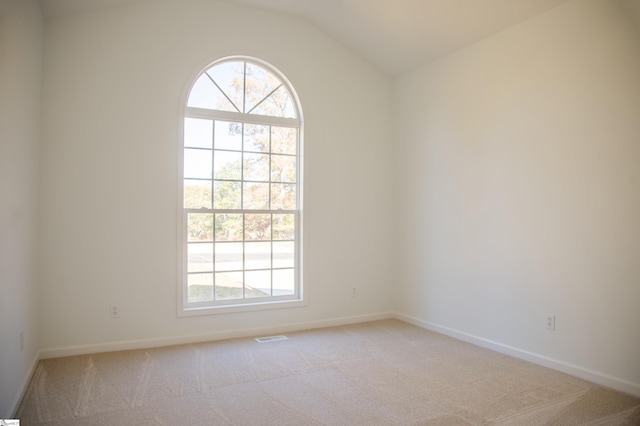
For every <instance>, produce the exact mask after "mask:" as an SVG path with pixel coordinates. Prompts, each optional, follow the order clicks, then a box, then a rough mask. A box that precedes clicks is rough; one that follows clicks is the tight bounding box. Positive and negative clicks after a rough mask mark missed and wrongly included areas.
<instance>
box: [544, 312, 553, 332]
mask: <svg viewBox="0 0 640 426" xmlns="http://www.w3.org/2000/svg"><path fill="white" fill-rule="evenodd" d="M545 318H546V324H547V330H555V329H556V316H555V315H552V314H547V316H546V317H545Z"/></svg>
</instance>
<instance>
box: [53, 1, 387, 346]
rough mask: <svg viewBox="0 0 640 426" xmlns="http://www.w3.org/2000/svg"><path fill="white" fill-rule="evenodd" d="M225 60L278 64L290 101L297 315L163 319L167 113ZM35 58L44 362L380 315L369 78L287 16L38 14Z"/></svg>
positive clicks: (138, 10) (176, 114)
mask: <svg viewBox="0 0 640 426" xmlns="http://www.w3.org/2000/svg"><path fill="white" fill-rule="evenodd" d="M233 54H247V55H250V56H255V57H258V58H261V59H263V60H266V61H268V62H270V63H271V64H272V65H274V66H275V67H277V68H279V69H280V70H281V71H282V72H283V73H284V74H285V75H286V76H287V77H288V78H289V80H290V81H291V82H292V84H293V86H294V87H295V89H296V90H297V92H298V94H299V96H300V99H301V102H302V107H303V110H304V116H305V119H306V121H305V124H304V125H305V165H304V166H305V200H304V202H305V205H304V234H305V235H304V237H305V239H304V254H305V257H304V284H305V292H307V293H308V301H309V304H308V306H306V307H303V308H295V309H284V310H266V311H260V312H256V313H249V314H247V313H238V314H223V315H213V316H200V317H189V318H178V317H177V316H176V262H177V258H178V255H177V246H176V210H177V208H176V203H177V201H176V193H177V184H178V179H177V176H176V173H177V160H176V158H177V152H178V149H179V147H178V144H179V138H178V123H179V121H180V116H181V111H180V109H179V105H180V103H181V96H183V94H184V91H185V90H186V88H187V87H188V85H189V84H190V82H191V80H192V79H193V78H194V77H195V76H196V74H197V73H198V72H199V71H200V69H202V67H204V66H205V65H207V64H208V63H209V62H211V61H213V60H216V59H218V58H220V57H224V56H227V55H233ZM44 62H45V74H44V76H45V77H44V94H43V122H42V123H43V154H42V155H43V162H42V171H41V172H42V181H43V187H42V215H41V229H42V238H41V244H42V252H43V257H42V262H41V273H42V291H41V301H42V307H43V308H42V332H43V348H44V349H45V354H60V353H61V352H60V351H56V350H55V349H60V348H69V347H74V346H82V345H93V344H110V343H114V342H121V341H138V340H144V339H171V338H179V337H182V336H192V335H200V334H212V335H215V334H220V333H227V332H229V333H234V332H238V331H242V330H246V329H255V328H258V327H284V326H286V325H291V324H310V325H313V324H319V323H323V322H326V321H332V320H339V319H344V318H350V319H353V320H355V319H357V318H360V317H363V318H367V317H368V316H369V315H377V314H380V313H384V312H388V311H389V310H390V309H391V307H392V306H391V302H390V300H391V298H390V291H391V289H390V287H389V282H390V271H391V269H390V266H389V253H390V251H389V250H390V249H389V247H388V245H387V244H385V242H386V241H388V240H389V233H390V231H389V230H387V228H385V224H386V223H387V219H388V217H389V215H388V208H389V207H388V206H389V200H390V196H391V182H390V180H391V166H390V164H388V163H389V160H388V158H389V156H388V150H389V146H388V144H387V142H388V140H389V138H390V123H391V117H390V116H391V106H390V105H389V102H388V100H389V99H390V97H391V92H390V90H391V81H390V80H389V79H388V77H386V76H385V75H384V74H382V73H381V72H379V71H377V70H375V69H374V68H373V67H371V66H370V65H368V64H367V63H365V62H363V61H362V60H360V59H359V58H358V57H356V56H354V55H353V54H352V53H350V52H349V51H348V50H346V49H345V48H344V47H343V46H341V45H339V44H338V43H336V42H334V41H332V40H331V39H329V38H328V37H326V36H325V35H323V34H322V33H320V32H319V31H317V30H316V29H315V28H313V27H312V26H310V25H307V24H305V23H303V22H302V21H299V20H296V19H293V18H289V17H285V16H280V15H275V14H269V13H266V12H261V11H257V10H253V9H248V8H243V7H239V6H233V5H229V4H225V3H218V2H215V1H211V0H207V1H201V0H184V1H180V2H176V1H168V0H161V1H142V2H137V3H133V4H130V5H125V6H117V7H113V8H109V9H102V10H100V11H96V12H87V13H79V14H75V15H70V16H66V17H60V18H53V19H49V20H47V21H46V23H45V59H44ZM354 283H357V285H358V287H359V288H358V293H359V294H358V296H357V297H356V298H352V297H351V296H350V295H351V286H352V285H353V284H354ZM110 303H117V304H119V305H120V310H121V317H120V318H119V319H110V318H109V314H108V306H109V304H110Z"/></svg>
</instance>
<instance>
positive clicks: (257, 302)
mask: <svg viewBox="0 0 640 426" xmlns="http://www.w3.org/2000/svg"><path fill="white" fill-rule="evenodd" d="M232 61H243V62H246V63H250V64H253V65H256V66H259V67H262V68H264V69H266V70H267V71H269V72H270V73H272V74H273V75H274V76H276V77H277V78H279V79H280V81H281V82H282V83H283V85H284V87H285V88H286V89H287V91H288V93H289V95H290V97H291V100H292V102H293V104H294V105H293V107H294V109H295V113H296V117H297V118H285V117H275V116H265V115H258V114H248V113H241V112H229V111H222V110H210V109H202V108H194V107H189V106H187V100H188V98H189V95H190V93H191V90H192V88H193V86H194V84H195V82H196V81H197V80H198V78H199V77H200V76H201V75H202V74H203V73H204V72H205V71H206V70H208V69H210V68H211V67H214V66H216V65H219V64H222V63H225V62H232ZM186 118H202V119H207V120H221V121H230V122H239V123H243V124H244V123H247V124H261V125H271V126H282V127H292V128H296V129H297V138H298V140H297V153H296V168H297V170H296V209H295V210H293V211H292V210H249V209H247V210H245V209H239V210H223V209H213V208H212V209H188V208H185V207H184V179H185V176H184V149H185V144H184V133H185V129H184V123H185V119H186ZM303 135H304V131H303V120H302V108H301V106H300V101H299V99H298V96H297V94H296V92H295V90H294V89H293V86H292V85H291V84H290V83H289V81H288V80H287V78H286V77H285V76H284V75H283V74H282V73H281V72H280V71H279V70H277V69H276V68H275V67H273V66H272V65H270V64H268V63H266V62H264V61H262V60H259V59H256V58H252V57H247V56H230V57H225V58H222V59H219V60H216V61H214V62H212V63H210V64H208V65H207V66H206V67H204V68H203V69H202V70H201V71H200V72H198V73H197V75H196V76H195V77H194V78H193V79H192V81H191V83H190V85H189V87H188V90H186V91H185V93H184V95H183V96H182V108H181V114H180V120H179V144H178V194H177V195H178V197H177V198H178V203H177V204H178V226H177V228H178V268H177V270H178V271H177V272H178V279H177V281H178V285H177V287H178V289H177V314H178V316H195V315H208V314H218V313H230V312H244V311H255V310H264V309H277V308H291V307H300V306H305V305H307V301H306V298H305V297H304V291H303V289H304V288H303V282H302V275H303V274H302V258H303V257H302V223H303V215H302V200H303V158H304V157H303ZM242 152H244V148H243V150H242ZM212 179H213V177H212ZM195 211H197V212H198V213H213V214H214V215H215V213H221V212H226V213H237V214H242V213H249V214H255V213H257V214H260V213H290V214H294V215H295V236H294V238H295V242H294V280H295V290H294V295H292V296H291V295H289V296H268V297H260V298H243V299H230V300H225V301H210V302H197V303H191V304H189V303H188V298H187V289H188V286H187V248H188V236H187V214H188V213H189V212H195ZM269 241H271V242H272V243H273V241H277V240H273V239H270V240H269ZM214 244H215V242H214ZM270 270H274V268H273V265H272V266H271V268H270ZM243 271H245V269H244V268H243ZM214 293H215V290H214Z"/></svg>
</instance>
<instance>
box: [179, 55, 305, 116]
mask: <svg viewBox="0 0 640 426" xmlns="http://www.w3.org/2000/svg"><path fill="white" fill-rule="evenodd" d="M187 107H190V108H200V109H206V110H214V111H226V112H235V113H241V114H253V115H262V116H268V117H280V118H291V119H299V113H298V111H297V104H296V102H295V101H294V98H293V96H292V93H291V89H290V88H289V85H288V83H287V82H286V81H285V80H284V77H282V76H280V73H279V72H277V71H276V70H273V69H271V68H270V67H268V66H267V65H265V64H262V63H260V62H258V61H256V60H253V59H249V58H244V57H233V58H227V59H223V60H220V61H218V62H216V63H214V64H213V65H211V66H210V67H208V68H207V69H206V70H204V71H203V72H202V74H200V76H199V77H198V78H197V79H196V81H195V83H194V85H193V86H192V87H191V91H190V93H189V98H188V100H187Z"/></svg>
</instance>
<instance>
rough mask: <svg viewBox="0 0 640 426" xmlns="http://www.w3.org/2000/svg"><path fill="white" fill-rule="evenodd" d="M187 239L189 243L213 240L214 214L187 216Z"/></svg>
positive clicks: (192, 214) (191, 214)
mask: <svg viewBox="0 0 640 426" xmlns="http://www.w3.org/2000/svg"><path fill="white" fill-rule="evenodd" d="M187 237H188V240H189V241H212V240H213V214H212V213H189V214H187Z"/></svg>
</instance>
